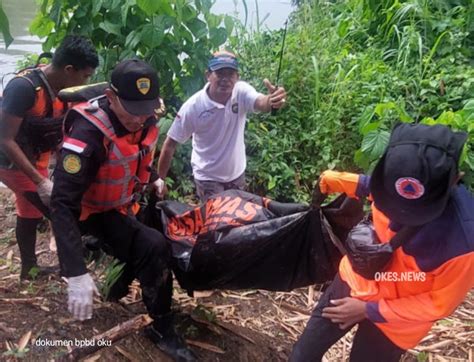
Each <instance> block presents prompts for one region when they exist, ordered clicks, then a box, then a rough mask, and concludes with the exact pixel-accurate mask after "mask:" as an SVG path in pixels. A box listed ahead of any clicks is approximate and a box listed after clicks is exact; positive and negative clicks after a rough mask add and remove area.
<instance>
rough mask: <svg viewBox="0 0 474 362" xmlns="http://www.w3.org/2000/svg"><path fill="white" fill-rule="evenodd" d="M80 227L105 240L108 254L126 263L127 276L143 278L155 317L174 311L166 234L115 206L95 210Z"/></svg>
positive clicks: (146, 300)
mask: <svg viewBox="0 0 474 362" xmlns="http://www.w3.org/2000/svg"><path fill="white" fill-rule="evenodd" d="M80 227H81V231H82V232H84V233H89V234H91V235H93V236H96V237H97V238H99V239H100V240H102V242H103V244H102V249H103V250H104V251H105V252H106V253H107V254H109V255H112V256H114V257H115V258H117V259H118V260H120V261H121V262H124V263H126V265H125V268H124V272H125V273H127V276H126V277H129V278H130V281H131V280H133V279H134V278H137V279H138V280H139V281H140V284H141V288H142V293H143V302H144V303H145V305H146V308H147V310H148V313H149V314H150V317H152V318H154V319H155V318H157V317H160V316H162V315H164V314H166V313H168V312H170V310H171V298H172V292H173V289H172V288H173V284H172V283H173V279H172V273H171V269H170V268H169V265H170V260H171V245H170V243H169V242H168V240H167V239H166V238H165V237H164V236H163V234H161V233H160V232H159V231H158V230H155V229H152V228H150V227H148V226H146V225H144V224H142V223H140V222H139V221H138V220H136V219H135V218H134V217H131V216H126V215H123V214H121V213H119V212H118V211H115V210H112V211H107V212H104V213H100V214H93V215H91V216H90V217H89V218H88V219H87V220H85V221H83V222H82V223H81V225H80Z"/></svg>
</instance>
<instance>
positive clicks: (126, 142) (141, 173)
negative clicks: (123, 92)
mask: <svg viewBox="0 0 474 362" xmlns="http://www.w3.org/2000/svg"><path fill="white" fill-rule="evenodd" d="M72 109H73V110H75V111H76V112H78V113H79V114H81V115H82V116H83V117H84V118H85V119H87V120H88V121H89V122H91V123H92V124H93V125H94V126H95V127H97V128H98V129H99V130H100V131H101V132H102V133H103V134H104V136H105V139H104V142H105V143H106V147H107V159H106V161H105V162H104V163H103V164H102V165H101V166H100V168H99V171H98V172H97V175H96V178H95V180H94V181H93V182H92V184H91V185H90V186H89V188H88V189H87V190H86V192H85V193H84V195H83V197H82V212H81V217H80V219H81V220H84V219H86V218H87V217H88V216H89V215H90V214H93V213H100V212H105V211H108V210H112V209H117V210H119V211H120V212H122V213H124V214H130V213H132V214H136V212H138V207H137V206H138V204H137V203H136V202H134V199H133V195H134V192H135V191H136V190H135V188H136V186H140V185H144V184H147V183H148V182H149V179H150V166H151V164H152V161H153V155H154V151H155V146H156V142H157V140H158V133H159V132H158V127H155V126H151V127H149V128H148V129H145V130H142V131H140V132H135V133H133V134H129V135H126V136H124V137H117V135H116V133H115V131H114V128H113V126H112V123H111V122H110V119H109V116H108V115H107V113H106V112H104V110H102V109H101V108H91V104H90V103H89V102H85V103H81V104H78V105H76V106H74V107H73V108H72ZM144 132H146V133H144Z"/></svg>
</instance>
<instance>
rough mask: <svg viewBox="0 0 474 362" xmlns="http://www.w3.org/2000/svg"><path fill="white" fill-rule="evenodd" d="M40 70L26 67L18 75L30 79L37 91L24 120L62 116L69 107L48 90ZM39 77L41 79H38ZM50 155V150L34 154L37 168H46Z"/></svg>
mask: <svg viewBox="0 0 474 362" xmlns="http://www.w3.org/2000/svg"><path fill="white" fill-rule="evenodd" d="M35 72H37V74H36V75H35V74H34V73H35ZM39 72H41V70H40V69H39V68H33V69H25V70H24V71H22V72H20V73H19V74H18V75H17V77H22V78H25V79H26V80H28V81H29V82H30V83H31V85H32V86H33V87H34V88H35V92H36V99H35V103H34V105H33V107H31V108H30V109H29V110H28V111H27V112H26V114H25V117H24V122H28V118H29V117H54V118H56V117H60V116H62V115H64V113H65V111H66V109H67V104H65V103H64V102H63V101H61V100H60V99H59V98H58V97H56V96H54V94H52V91H51V90H48V87H49V84H47V82H46V78H44V77H40V76H39ZM38 78H39V79H41V81H38ZM20 132H21V130H20ZM50 155H51V152H49V151H48V152H43V153H41V154H39V155H34V156H35V160H34V161H35V166H36V168H37V169H46V168H47V167H48V163H49V157H50Z"/></svg>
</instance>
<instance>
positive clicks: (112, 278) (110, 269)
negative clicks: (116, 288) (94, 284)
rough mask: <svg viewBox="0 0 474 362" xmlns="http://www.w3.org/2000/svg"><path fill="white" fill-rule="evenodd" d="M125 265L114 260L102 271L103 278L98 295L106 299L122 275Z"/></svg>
mask: <svg viewBox="0 0 474 362" xmlns="http://www.w3.org/2000/svg"><path fill="white" fill-rule="evenodd" d="M124 267H125V263H122V262H120V261H119V260H117V259H114V260H113V261H112V262H111V263H109V264H108V265H107V267H106V268H105V270H104V278H103V280H102V283H101V284H100V288H99V289H100V294H101V295H102V296H104V299H107V298H108V296H109V293H110V290H111V288H112V286H113V285H114V284H115V283H116V282H117V281H118V280H119V279H120V277H121V276H122V273H123V269H124Z"/></svg>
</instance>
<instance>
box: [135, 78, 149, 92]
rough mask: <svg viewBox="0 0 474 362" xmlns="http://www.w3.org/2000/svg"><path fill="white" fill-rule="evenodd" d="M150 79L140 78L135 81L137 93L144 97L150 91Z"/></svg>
mask: <svg viewBox="0 0 474 362" xmlns="http://www.w3.org/2000/svg"><path fill="white" fill-rule="evenodd" d="M150 84H151V82H150V79H149V78H140V79H137V89H138V91H139V92H140V93H141V94H143V95H145V94H147V93H148V92H149V91H150Z"/></svg>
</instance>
